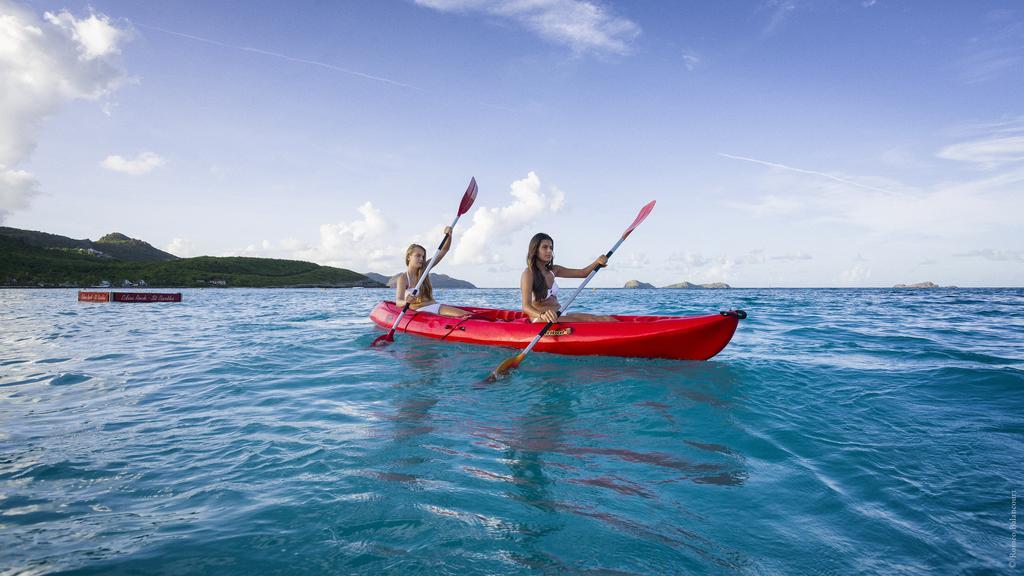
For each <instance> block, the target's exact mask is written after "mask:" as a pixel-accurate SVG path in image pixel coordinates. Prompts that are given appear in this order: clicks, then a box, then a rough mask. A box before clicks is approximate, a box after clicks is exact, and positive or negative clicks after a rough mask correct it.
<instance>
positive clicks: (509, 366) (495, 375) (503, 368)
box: [487, 354, 523, 382]
mask: <svg viewBox="0 0 1024 576" xmlns="http://www.w3.org/2000/svg"><path fill="white" fill-rule="evenodd" d="M522 361H523V355H522V354H516V355H515V356H513V357H511V358H507V359H505V361H504V362H502V363H501V364H498V367H497V368H495V369H494V372H491V375H490V376H488V377H487V381H488V382H494V381H495V380H497V379H499V378H503V377H505V376H506V375H508V373H509V372H510V371H512V370H515V369H516V368H518V367H519V363H520V362H522Z"/></svg>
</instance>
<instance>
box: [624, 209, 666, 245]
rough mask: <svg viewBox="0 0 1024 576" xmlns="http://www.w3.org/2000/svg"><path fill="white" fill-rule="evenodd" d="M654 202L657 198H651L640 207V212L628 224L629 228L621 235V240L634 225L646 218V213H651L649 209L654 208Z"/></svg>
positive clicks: (633, 228) (634, 227)
mask: <svg viewBox="0 0 1024 576" xmlns="http://www.w3.org/2000/svg"><path fill="white" fill-rule="evenodd" d="M655 202H657V200H651V201H650V203H648V204H647V206H644V207H643V208H641V209H640V213H639V214H637V215H636V220H633V223H632V224H630V225H629V228H627V229H626V232H625V233H624V234H623V235H622V238H623V240H625V238H626V236H629V234H630V232H632V231H633V230H635V229H636V227H637V226H639V225H640V223H641V222H643V221H644V218H647V215H648V214H650V213H651V210H654V203H655Z"/></svg>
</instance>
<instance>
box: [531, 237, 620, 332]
mask: <svg viewBox="0 0 1024 576" xmlns="http://www.w3.org/2000/svg"><path fill="white" fill-rule="evenodd" d="M607 265H608V258H607V257H606V256H605V255H604V254H602V255H600V256H598V257H597V260H594V262H593V263H592V264H591V265H590V266H587V267H586V268H566V267H565V266H559V265H557V264H555V241H554V240H552V239H551V236H548V235H547V234H545V233H543V232H540V233H538V234H534V236H533V238H531V239H530V248H529V250H528V251H527V252H526V270H523V275H522V276H521V277H520V279H519V291H520V292H521V293H522V297H523V312H526V313H527V314H528V315H529V316H530V318H532V319H533V321H534V322H555V321H556V320H557V321H559V322H618V320H616V319H615V318H613V317H611V316H598V315H596V314H585V313H583V312H572V313H569V314H562V315H561V316H558V306H559V304H558V282H556V281H555V278H556V277H557V278H586V277H587V275H588V274H590V273H591V272H592V271H593V270H594V269H595V268H597V267H598V266H607Z"/></svg>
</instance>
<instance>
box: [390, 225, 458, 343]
mask: <svg viewBox="0 0 1024 576" xmlns="http://www.w3.org/2000/svg"><path fill="white" fill-rule="evenodd" d="M459 218H462V214H458V215H456V216H455V220H452V226H451V227H452V228H455V225H456V224H457V223H458V222H459ZM450 238H451V234H445V235H444V238H443V239H441V243H440V244H438V245H437V252H434V257H433V258H431V259H430V265H429V266H427V269H426V270H424V271H423V274H420V279H419V281H418V282H416V287H415V288H413V289H412V295H413V296H416V295H417V294H419V292H420V286H422V285H423V281H424V280H426V279H427V275H428V274H430V270H431V268H433V267H434V264H436V263H437V257H438V256H439V255H440V254H441V250H442V249H444V245H445V243H446V242H448V240H449V239H450ZM410 304H412V302H409V301H408V300H407V301H406V302H405V306H402V313H401V314H399V315H398V318H395V323H394V324H393V325H392V326H391V331H390V332H388V336H392V335H394V333H395V330H396V329H397V328H398V323H399V322H401V321H402V317H403V316H405V313H406V312H408V311H409V305H410Z"/></svg>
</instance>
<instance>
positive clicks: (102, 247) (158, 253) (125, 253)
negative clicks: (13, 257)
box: [0, 226, 178, 262]
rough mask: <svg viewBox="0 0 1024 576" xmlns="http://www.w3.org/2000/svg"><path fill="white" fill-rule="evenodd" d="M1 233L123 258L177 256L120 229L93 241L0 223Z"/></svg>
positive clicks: (46, 245)
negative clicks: (122, 232) (132, 236)
mask: <svg viewBox="0 0 1024 576" xmlns="http://www.w3.org/2000/svg"><path fill="white" fill-rule="evenodd" d="M0 236H3V237H7V238H14V239H16V240H20V241H21V242H22V243H24V244H27V245H29V246H35V247H38V248H61V249H68V250H80V251H83V252H85V253H89V251H90V250H92V251H94V252H99V254H94V255H95V256H99V257H104V256H106V257H110V258H114V259H115V260H123V261H125V262H169V261H171V260H178V257H177V256H175V255H174V254H169V253H167V252H164V251H163V250H157V249H156V248H154V247H152V246H150V245H149V244H148V243H146V242H143V241H142V240H136V239H135V238H129V237H128V236H125V235H124V234H121V233H119V232H113V233H111V234H107V235H106V236H104V237H102V238H100V239H99V240H97V241H95V242H93V241H91V240H88V239H86V240H75V239H74V238H68V237H67V236H59V235H57V234H49V233H47V232H36V231H35V230H20V229H18V228H8V227H6V226H0Z"/></svg>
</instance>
